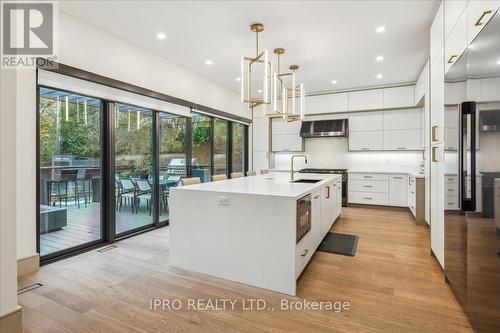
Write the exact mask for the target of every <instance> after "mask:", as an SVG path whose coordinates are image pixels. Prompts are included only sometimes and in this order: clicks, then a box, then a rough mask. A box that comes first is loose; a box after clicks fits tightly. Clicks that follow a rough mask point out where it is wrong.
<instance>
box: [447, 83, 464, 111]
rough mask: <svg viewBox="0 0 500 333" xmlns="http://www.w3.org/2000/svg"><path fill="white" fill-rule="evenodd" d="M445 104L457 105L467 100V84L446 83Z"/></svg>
mask: <svg viewBox="0 0 500 333" xmlns="http://www.w3.org/2000/svg"><path fill="white" fill-rule="evenodd" d="M444 85H445V90H444V104H446V105H455V104H461V103H462V102H465V100H466V99H467V82H466V81H461V82H445V84H444Z"/></svg>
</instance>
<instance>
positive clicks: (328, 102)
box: [306, 93, 349, 115]
mask: <svg viewBox="0 0 500 333" xmlns="http://www.w3.org/2000/svg"><path fill="white" fill-rule="evenodd" d="M306 110H307V111H306V113H307V114H308V115H312V114H322V113H338V112H347V111H348V110H349V94H348V93H339V94H326V95H316V96H308V97H306Z"/></svg>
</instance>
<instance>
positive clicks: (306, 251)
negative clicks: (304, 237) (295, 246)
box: [300, 249, 309, 257]
mask: <svg viewBox="0 0 500 333" xmlns="http://www.w3.org/2000/svg"><path fill="white" fill-rule="evenodd" d="M308 253H309V250H308V249H305V250H304V252H302V254H301V255H300V256H301V257H305V256H307V254H308Z"/></svg>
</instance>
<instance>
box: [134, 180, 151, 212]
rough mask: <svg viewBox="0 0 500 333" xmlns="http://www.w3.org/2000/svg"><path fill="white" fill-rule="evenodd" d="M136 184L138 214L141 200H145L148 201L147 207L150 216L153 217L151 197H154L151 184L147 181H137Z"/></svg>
mask: <svg viewBox="0 0 500 333" xmlns="http://www.w3.org/2000/svg"><path fill="white" fill-rule="evenodd" d="M136 184H137V189H138V193H137V195H136V203H137V206H136V210H135V212H136V213H137V210H138V208H139V204H140V200H141V199H144V200H146V207H147V208H148V210H149V215H151V206H152V205H151V196H152V189H151V185H150V184H149V182H148V181H147V180H146V179H137V180H136Z"/></svg>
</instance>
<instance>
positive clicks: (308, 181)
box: [292, 179, 323, 183]
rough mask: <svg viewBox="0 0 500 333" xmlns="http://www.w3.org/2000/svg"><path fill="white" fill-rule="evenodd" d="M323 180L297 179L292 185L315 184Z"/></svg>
mask: <svg viewBox="0 0 500 333" xmlns="http://www.w3.org/2000/svg"><path fill="white" fill-rule="evenodd" d="M322 180H323V179H297V180H293V181H292V183H317V182H320V181H322Z"/></svg>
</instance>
